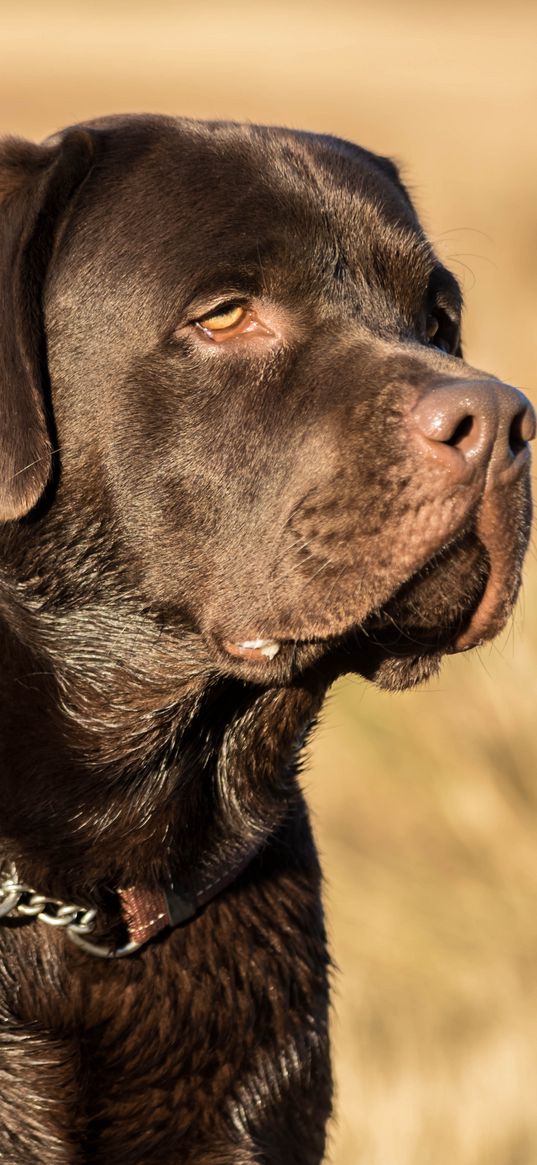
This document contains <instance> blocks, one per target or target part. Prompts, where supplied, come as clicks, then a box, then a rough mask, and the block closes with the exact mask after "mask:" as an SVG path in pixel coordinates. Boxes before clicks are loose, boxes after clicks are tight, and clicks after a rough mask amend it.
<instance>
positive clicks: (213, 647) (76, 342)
mask: <svg viewBox="0 0 537 1165" xmlns="http://www.w3.org/2000/svg"><path fill="white" fill-rule="evenodd" d="M0 191H1V194H0V197H1V198H2V202H1V207H2V209H1V226H0V232H1V235H2V247H3V251H2V266H1V273H0V279H1V282H2V297H3V303H4V309H3V315H4V328H3V338H2V342H1V344H0V351H1V360H2V364H1V365H0V517H1V518H2V519H3V520H4V522H5V527H4V529H5V531H6V538H7V539H9V541H10V544H11V545H13V544H16V543H17V540H18V542H19V544H20V545H21V546H22V545H23V544H24V546H26V547H27V548H29V549H28V555H27V559H26V561H27V562H28V561H30V557H31V556H32V555H33V556H34V557H33V561H34V566H35V561H36V558H35V556H37V560H38V561H40V567H39V569H40V574H41V585H42V587H43V589H44V592H46V591H47V587H48V586H49V581H48V580H49V579H50V577H51V576H52V575H54V588H52V590H53V591H54V595H53V598H52V600H51V601H53V602H59V603H61V602H67V601H69V602H71V603H79V604H84V602H86V601H88V598H89V596H90V594H91V595H92V596H95V595H98V594H99V593H100V591H102V593H103V594H104V593H105V592H106V589H107V586H108V585H109V583H110V581H111V580H113V587H112V588H111V589H114V588H115V593H116V594H117V593H119V591H120V590H121V589H123V591H124V592H125V593H128V594H129V595H130V596H132V595H133V594H134V595H136V597H137V602H139V604H140V606H141V607H143V609H144V610H146V611H147V610H149V611H152V612H155V613H158V618H159V619H160V620H161V621H162V620H164V621H165V622H166V624H167V625H169V626H173V627H176V628H178V629H182V628H183V629H188V632H189V633H190V634H192V635H194V636H195V637H197V642H198V643H199V651H200V653H202V654H203V655H204V657H205V658H206V660H207V661H208V666H210V667H212V668H213V669H214V671H215V672H216V673H218V674H226V675H228V674H230V675H234V676H240V677H242V678H244V679H247V680H253V681H254V682H256V683H268V684H281V683H285V682H287V681H288V680H289V679H290V678H291V677H292V676H293V675H294V674H296V672H297V671H299V670H301V669H304V668H306V667H307V666H309V665H311V664H312V663H314V662H315V663H316V665H320V664H321V661H323V663H324V664H325V666H326V668H327V674H328V672H332V673H333V674H336V673H337V672H340V671H344V670H346V671H349V670H355V671H359V672H361V673H363V674H365V675H368V676H370V677H371V678H375V679H376V680H377V681H378V682H380V683H383V684H385V685H386V686H392V687H398V686H407V685H409V684H412V683H414V682H416V681H417V680H418V679H421V678H423V677H424V676H425V675H427V674H430V672H431V670H432V669H434V668H435V667H436V665H437V663H438V660H439V659H440V657H441V655H442V653H444V652H446V651H451V650H461V649H463V648H466V647H469V646H472V645H475V644H477V643H479V642H482V641H483V640H484V639H487V638H490V637H491V636H493V635H495V634H496V633H497V632H498V630H499V629H500V628H501V627H502V626H503V624H504V623H505V620H506V619H507V617H508V615H509V613H510V611H511V609H512V605H513V603H514V600H515V598H516V594H517V591H518V587H519V582H520V571H521V565H522V561H523V557H524V553H525V549H526V545H527V540H528V532H529V522H530V501H529V471H528V464H529V452H528V440H530V439H531V438H532V437H533V435H534V417H533V411H532V409H531V406H530V405H529V403H528V401H527V400H526V398H525V397H524V396H523V395H522V394H521V393H519V392H518V391H516V390H515V389H513V388H511V387H510V386H507V385H503V384H501V383H500V382H499V381H497V380H496V379H495V378H494V377H492V376H489V375H486V374H484V373H482V372H480V371H478V370H476V369H474V368H472V367H471V366H469V365H468V364H466V363H465V362H464V360H463V358H462V355H461V348H460V313H461V295H460V290H459V288H458V285H457V283H456V281H455V279H454V278H453V276H452V275H451V274H450V273H449V272H448V271H447V270H446V269H445V268H444V267H443V265H442V264H441V263H440V261H439V260H438V258H437V257H436V255H435V253H434V251H433V249H432V247H431V245H430V243H429V242H428V241H427V239H426V237H425V235H424V233H423V230H422V229H421V227H420V225H419V222H418V220H417V217H416V213H415V211H414V209H413V206H412V204H411V202H410V199H409V197H408V194H407V193H406V191H405V189H404V187H403V186H402V184H401V182H400V180H399V177H398V174H397V171H396V169H395V167H394V166H393V165H392V163H391V162H389V161H387V160H386V159H383V158H380V157H376V156H375V155H373V154H370V153H368V152H367V151H364V150H361V149H359V148H358V147H357V146H354V145H351V144H349V143H347V142H343V141H339V140H338V139H335V138H329V137H323V136H316V135H312V134H307V133H299V132H293V131H289V130H279V129H270V128H263V127H255V126H249V127H242V126H238V125H234V124H224V123H198V122H189V121H177V120H174V119H167V118H155V117H133V118H117V119H107V120H101V121H98V122H94V123H90V124H89V125H87V126H85V127H79V128H75V129H73V130H70V131H67V132H66V133H65V134H63V135H58V137H57V138H55V139H52V140H51V141H50V142H49V143H46V144H45V145H43V146H41V147H37V146H30V145H28V144H24V143H13V142H12V143H6V144H4V146H3V147H2V152H1V154H0ZM88 530H89V531H92V534H91V536H87V531H88ZM43 531H47V532H48V533H47V540H46V544H47V546H49V547H50V545H51V544H52V541H51V533H55V534H56V535H57V539H58V545H61V546H63V547H64V548H70V551H71V552H72V553H67V551H65V552H64V555H63V560H62V562H63V566H62V581H61V586H60V585H59V583H58V571H57V570H56V569H55V568H54V564H53V563H51V562H50V561H49V562H48V565H47V564H46V563H43V562H42V561H41V560H40V558H39V546H42V545H43V544H44V541H43ZM84 531H86V533H84ZM81 545H83V550H81V549H80V546H81ZM21 553H22V552H21ZM41 558H42V556H41ZM21 561H22V559H21ZM52 590H51V592H50V593H51V594H52ZM110 593H111V591H110Z"/></svg>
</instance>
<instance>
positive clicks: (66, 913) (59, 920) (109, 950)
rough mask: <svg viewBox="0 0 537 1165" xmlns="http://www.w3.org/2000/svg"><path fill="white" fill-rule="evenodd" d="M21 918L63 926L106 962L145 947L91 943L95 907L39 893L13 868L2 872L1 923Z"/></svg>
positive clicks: (75, 939)
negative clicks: (20, 880)
mask: <svg viewBox="0 0 537 1165" xmlns="http://www.w3.org/2000/svg"><path fill="white" fill-rule="evenodd" d="M17 917H19V918H34V919H36V920H37V922H43V923H45V924H46V925H47V926H57V927H60V928H62V929H63V930H64V931H65V934H66V935H67V937H68V938H69V939H70V940H71V942H73V943H75V944H76V946H78V947H82V949H83V950H85V951H87V952H88V953H89V954H92V955H98V956H100V957H101V958H103V959H120V958H122V957H123V955H130V954H132V953H133V951H136V950H138V948H139V947H141V946H142V943H140V942H128V943H126V944H125V945H124V946H122V947H118V948H117V949H116V950H114V949H113V947H106V946H100V945H99V944H98V943H92V942H90V941H88V939H87V937H86V936H87V935H91V934H92V933H93V931H94V929H95V923H96V917H97V911H96V909H95V908H94V907H89V908H88V907H85V906H77V905H76V903H74V902H63V901H62V899H61V898H49V897H47V895H46V894H38V893H37V891H36V890H34V889H33V887H32V886H27V885H26V884H25V883H24V882H19V881H18V879H17V875H16V872H15V870H14V869H13V868H12V869H11V871H10V872H8V873H6V872H5V871H4V872H3V873H2V872H0V920H1V919H2V918H17Z"/></svg>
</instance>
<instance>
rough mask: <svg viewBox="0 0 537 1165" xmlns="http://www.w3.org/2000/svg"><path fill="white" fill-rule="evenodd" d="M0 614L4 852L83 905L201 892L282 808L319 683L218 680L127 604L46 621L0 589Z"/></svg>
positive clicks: (289, 805)
mask: <svg viewBox="0 0 537 1165" xmlns="http://www.w3.org/2000/svg"><path fill="white" fill-rule="evenodd" d="M0 612H1V614H2V618H1V621H0V626H1V633H0V634H1V638H2V641H3V642H2V654H3V659H4V660H5V661H6V666H5V667H4V668H3V674H2V677H1V679H0V713H1V716H2V721H1V723H2V730H1V733H0V750H1V752H0V757H1V772H2V778H1V787H0V794H1V795H2V798H3V803H4V806H5V807H6V812H5V813H3V822H4V825H3V830H2V832H3V834H4V838H3V840H2V850H3V853H4V854H5V856H6V857H7V858H9V859H10V860H13V861H14V862H15V864H16V866H17V869H18V870H19V872H20V874H21V876H22V877H23V878H24V880H25V881H28V882H30V883H31V884H32V885H36V886H38V887H39V889H40V890H43V892H46V893H49V894H55V895H56V896H58V897H63V896H65V895H67V896H69V897H75V900H76V895H82V896H87V895H88V894H89V895H90V896H91V898H92V901H94V900H95V896H97V897H98V896H99V892H100V891H99V887H119V886H131V887H132V886H135V887H140V886H142V887H143V886H146V887H147V886H154V885H155V884H159V885H170V884H174V883H177V882H179V883H182V882H184V881H185V879H187V880H190V881H192V879H193V880H194V882H197V883H199V882H200V881H203V883H206V884H208V885H209V884H210V883H211V880H214V881H215V882H218V880H219V878H220V877H221V876H222V870H226V869H228V868H230V869H233V867H234V866H236V865H238V866H240V864H241V862H242V857H243V855H244V854H245V853H248V852H254V850H255V848H256V847H258V846H259V845H260V844H262V843H263V841H264V840H265V839H267V838H270V837H271V836H272V835H273V834H274V833H275V832H276V831H277V830H278V828H279V826H280V825H281V823H282V822H283V821H284V819H285V817H286V815H287V814H289V813H290V812H292V811H293V805H294V804H295V802H296V799H297V797H298V795H299V794H298V786H297V781H296V775H295V770H296V762H297V758H298V753H299V751H300V747H301V745H302V743H303V741H304V737H305V734H306V733H307V731H308V729H309V726H310V724H311V722H312V720H313V718H314V716H315V714H316V713H317V711H318V709H319V707H320V704H321V702H322V698H323V696H324V686H323V685H322V684H321V683H320V681H319V680H315V681H313V680H312V679H311V677H310V678H307V679H302V680H300V681H297V682H296V683H294V684H292V685H290V686H289V687H285V688H274V689H263V688H260V687H255V686H253V685H246V684H242V683H240V682H239V681H237V680H233V679H229V678H226V679H222V678H220V677H218V676H217V675H215V674H214V672H212V671H211V670H210V668H209V667H208V666H206V665H204V664H203V663H201V664H200V662H199V659H200V655H201V657H202V653H200V651H199V645H198V643H197V642H196V639H195V637H194V636H193V635H192V634H189V633H187V632H186V631H182V630H181V629H177V628H175V629H174V630H172V631H170V630H168V629H164V628H163V627H162V625H159V624H158V622H157V621H156V620H155V619H154V618H152V617H151V616H150V615H148V614H147V612H145V613H141V612H140V611H139V610H136V609H134V607H133V606H132V604H128V603H127V602H123V603H122V604H119V603H117V602H116V603H115V604H114V603H109V604H102V605H101V606H95V605H89V604H88V605H86V606H80V607H77V608H76V609H72V610H69V609H68V608H67V607H63V608H60V609H56V610H51V609H47V608H46V606H43V605H41V604H39V603H37V601H36V598H35V595H33V596H31V601H30V600H29V597H28V592H27V591H26V592H24V591H21V590H19V591H18V593H14V592H13V590H11V591H10V590H9V589H8V588H6V587H4V588H3V589H2V591H1V599H0ZM14 693H16V694H17V696H16V698H15V699H14Z"/></svg>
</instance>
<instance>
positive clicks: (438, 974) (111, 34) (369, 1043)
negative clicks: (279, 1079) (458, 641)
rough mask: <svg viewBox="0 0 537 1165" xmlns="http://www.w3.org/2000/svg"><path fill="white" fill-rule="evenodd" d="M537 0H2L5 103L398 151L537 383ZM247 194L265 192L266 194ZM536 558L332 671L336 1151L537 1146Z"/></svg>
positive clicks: (483, 318)
mask: <svg viewBox="0 0 537 1165" xmlns="http://www.w3.org/2000/svg"><path fill="white" fill-rule="evenodd" d="M536 34H537V8H536V7H535V6H533V7H530V6H528V7H524V6H523V5H521V4H517V3H516V2H515V3H511V4H509V5H508V6H500V5H499V4H498V5H496V4H495V3H494V0H489V3H488V4H487V5H485V3H483V4H479V3H475V2H468V3H466V4H463V3H457V2H456V0H452V2H451V3H450V4H449V5H437V6H432V5H431V4H429V3H421V2H415V3H399V4H397V3H396V2H395V0H392V2H382V0H380V2H379V3H377V4H376V5H375V6H374V7H366V6H365V5H362V4H360V3H354V4H352V5H350V4H345V3H342V2H341V0H332V2H331V3H325V4H323V5H317V6H316V5H315V3H313V2H310V3H309V4H306V3H304V4H302V3H298V4H290V5H289V4H288V5H285V4H284V3H283V2H282V3H278V0H266V3H265V4H258V5H253V4H252V3H251V0H249V2H248V3H246V2H244V3H240V2H239V3H235V4H224V3H222V2H219V3H216V0H197V3H196V4H194V5H187V4H180V3H171V2H168V3H166V2H164V0H155V2H154V3H153V4H145V3H136V2H133V0H131V2H130V3H129V4H127V3H120V0H109V2H108V3H104V2H99V0H93V3H87V4H83V3H77V2H76V0H71V2H70V3H67V0H65V3H62V2H60V0H56V2H53V0H51V2H50V3H40V4H37V3H28V2H26V0H19V2H18V3H13V2H11V0H0V129H1V130H2V131H10V132H17V133H23V134H26V135H29V136H31V137H37V138H39V137H40V136H44V135H45V134H47V133H49V132H51V131H52V130H54V129H55V128H56V127H58V126H61V125H64V124H66V123H69V122H72V121H74V120H80V119H82V118H85V117H88V116H93V115H96V114H99V113H105V112H110V111H114V110H115V111H119V110H161V111H167V112H173V113H184V114H189V115H193V116H200V117H203V116H214V115H216V116H221V117H234V118H238V119H249V120H253V121H263V122H273V123H286V124H289V125H293V126H301V127H305V128H311V129H318V130H328V131H331V132H335V133H336V134H339V135H341V136H346V137H349V138H352V139H354V140H357V141H359V142H361V143H362V144H363V145H366V146H368V147H370V148H372V149H376V150H378V151H380V152H383V153H387V154H391V155H394V156H395V157H397V158H399V159H400V160H401V161H402V162H403V170H404V173H405V175H406V177H407V180H408V182H409V183H410V186H411V188H412V190H413V193H414V196H415V198H416V200H417V203H418V205H419V207H420V208H421V211H422V214H423V216H424V218H425V222H426V224H427V226H428V229H429V231H430V233H431V235H432V236H433V238H434V239H435V241H436V242H437V245H438V246H439V248H440V250H441V252H442V254H443V256H444V257H445V258H446V259H447V260H448V262H450V263H451V265H452V266H453V268H454V270H455V271H456V272H457V274H458V275H459V276H460V277H461V279H462V281H463V284H464V287H465V291H466V298H467V319H466V347H467V351H468V353H469V355H470V357H471V360H472V363H474V364H477V365H478V366H479V365H481V366H482V367H485V368H488V369H491V370H493V371H495V372H496V373H498V374H499V375H501V376H503V377H505V378H507V379H510V380H512V381H513V382H514V383H517V384H521V385H524V386H525V387H526V388H527V389H528V390H529V392H530V395H531V392H532V388H535V381H534V379H533V377H534V372H533V369H534V365H535V357H536V355H537V329H536V327H535V318H536V316H537V296H536V277H535V270H536V260H537V197H536V194H537V137H536V134H535V128H534V122H535V116H536V112H537V100H536V98H537V70H536V66H535V59H536V45H537V40H536ZM245 213H247V208H245ZM536 593H537V578H536V572H535V569H533V571H532V565H531V559H530V562H529V566H528V572H527V581H526V586H525V593H524V596H523V599H522V602H521V605H520V608H519V611H518V613H517V615H516V617H515V619H514V621H513V623H512V626H511V627H510V629H509V632H508V634H506V636H504V639H503V641H502V642H501V643H499V644H497V645H495V646H493V647H490V648H487V649H486V650H484V651H482V652H481V653H480V654H479V656H477V655H474V656H473V657H461V658H459V659H455V660H452V661H450V662H449V663H448V664H447V665H446V666H445V668H444V671H443V674H442V677H441V679H440V680H439V681H438V682H437V683H436V684H435V685H433V686H431V687H429V688H428V689H427V690H425V691H423V692H419V693H415V694H409V695H405V696H401V697H397V696H387V695H384V694H381V693H378V692H375V691H374V690H373V689H371V688H367V687H366V686H365V685H364V684H362V683H360V682H358V681H357V680H356V679H353V680H347V681H344V682H342V683H341V684H340V685H339V686H338V687H337V689H336V690H335V692H334V694H333V696H332V698H331V701H330V703H329V706H328V708H327V711H326V714H325V717H324V719H323V721H322V723H321V725H320V727H319V730H318V732H317V736H316V739H315V741H314V744H313V746H312V748H311V765H310V769H309V772H308V775H307V777H306V783H307V785H308V787H309V792H310V798H311V801H312V803H313V805H314V808H315V816H316V826H317V833H318V837H319V841H320V845H321V849H322V851H323V855H324V867H325V871H326V879H327V890H326V899H327V906H328V919H329V928H330V932H331V939H332V949H333V952H334V955H335V959H336V961H337V964H338V965H339V969H340V973H339V975H338V977H337V982H336V991H335V995H336V1017H335V1019H334V1036H335V1047H336V1073H337V1081H338V1119H337V1122H336V1123H335V1125H334V1127H333V1131H332V1140H331V1148H330V1160H331V1161H332V1162H333V1165H362V1163H363V1165H448V1163H449V1165H453V1162H457V1165H537V772H536V760H537V740H536V736H537V734H536V720H537V706H536V704H535V696H534V693H535V675H536V668H537V612H536V606H537V604H536V603H535V597H536Z"/></svg>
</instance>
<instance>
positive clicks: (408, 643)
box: [220, 530, 494, 682]
mask: <svg viewBox="0 0 537 1165" xmlns="http://www.w3.org/2000/svg"><path fill="white" fill-rule="evenodd" d="M490 578H491V568H490V560H489V556H488V554H487V552H486V550H485V548H484V547H483V545H482V544H481V543H480V542H479V541H478V540H477V539H476V537H475V532H474V531H473V530H472V531H468V532H467V533H465V534H463V535H459V537H458V538H457V539H454V540H453V541H452V542H450V543H449V544H448V545H446V546H444V547H442V548H441V550H440V551H439V552H437V553H436V554H435V555H434V556H433V557H432V558H431V559H430V560H429V561H428V562H427V563H426V564H425V565H424V566H423V567H422V568H421V569H420V570H419V571H417V572H416V573H415V574H414V575H413V576H412V577H411V578H410V579H408V580H407V581H405V582H404V583H403V584H402V585H401V586H400V587H399V588H398V589H397V590H396V592H395V593H394V595H393V596H392V597H391V598H390V599H389V600H388V601H387V602H386V603H384V604H383V605H382V606H381V607H378V608H377V609H375V610H374V611H372V612H370V614H369V615H368V617H367V618H366V619H365V620H364V621H363V622H362V623H360V624H352V623H351V624H350V625H349V627H348V628H347V629H345V630H344V631H342V632H341V631H339V632H337V633H335V634H333V635H330V634H328V635H323V636H312V637H311V638H305V637H304V638H285V639H269V638H266V639H261V638H259V639H252V640H244V641H242V642H234V641H231V640H227V639H223V640H221V642H220V652H221V653H222V654H223V655H224V656H225V657H227V658H228V660H229V661H230V663H232V665H233V663H235V664H236V665H238V666H239V667H240V666H241V664H242V668H241V670H243V669H245V670H246V671H250V669H252V675H253V678H258V679H259V680H260V682H263V676H264V675H265V676H266V678H267V679H273V678H274V679H275V678H276V677H277V676H278V677H281V678H283V677H284V676H285V674H286V673H288V672H289V671H291V672H292V673H297V672H300V671H304V670H305V669H306V668H307V667H308V666H310V665H312V664H317V663H318V662H319V660H320V659H323V660H324V662H325V665H327V666H328V667H329V668H330V664H332V666H333V667H334V669H335V671H336V673H337V674H341V673H342V672H344V671H354V672H358V673H360V674H362V675H364V676H365V677H366V678H371V679H375V680H376V679H377V673H378V672H379V669H380V668H381V665H382V664H383V662H384V661H385V660H386V659H387V658H393V659H398V660H400V661H403V660H406V661H410V662H411V661H412V660H416V659H417V658H418V657H423V656H430V657H433V656H434V657H438V658H440V657H441V655H445V654H447V653H453V652H456V651H464V650H467V649H468V648H469V647H471V646H474V645H477V642H476V644H474V643H473V642H472V641H471V640H470V641H468V642H467V640H468V639H469V637H470V636H471V635H472V632H471V630H470V629H471V628H472V627H473V626H474V625H475V626H476V628H477V630H478V632H479V634H481V627H482V620H481V619H479V617H478V613H479V611H480V609H481V606H482V604H483V603H484V601H485V597H486V595H487V592H488V587H489V579H490ZM489 605H490V606H493V607H494V604H489ZM479 641H481V640H479Z"/></svg>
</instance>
